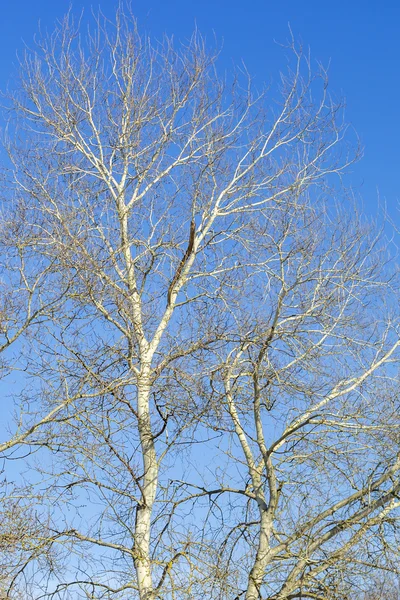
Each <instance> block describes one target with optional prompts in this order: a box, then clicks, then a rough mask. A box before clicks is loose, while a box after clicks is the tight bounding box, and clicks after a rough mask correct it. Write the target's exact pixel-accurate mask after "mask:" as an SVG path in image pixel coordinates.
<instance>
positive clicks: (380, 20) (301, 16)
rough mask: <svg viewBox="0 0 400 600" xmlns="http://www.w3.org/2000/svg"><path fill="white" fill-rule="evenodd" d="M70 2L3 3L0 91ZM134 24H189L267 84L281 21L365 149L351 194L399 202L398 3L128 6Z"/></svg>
mask: <svg viewBox="0 0 400 600" xmlns="http://www.w3.org/2000/svg"><path fill="white" fill-rule="evenodd" d="M70 4H71V3H70V1H69V0H34V1H32V0H2V1H1V18H0V56H1V60H0V88H3V89H4V87H5V86H6V84H7V80H8V79H9V78H10V76H11V75H12V72H13V70H14V69H15V57H16V51H17V50H18V49H21V48H22V47H23V43H24V42H26V43H28V44H29V43H30V42H31V40H32V37H33V35H34V33H35V31H37V28H38V22H39V21H40V22H41V26H42V29H48V30H51V29H52V28H53V24H54V22H55V21H56V20H57V18H60V17H62V16H63V14H64V13H65V12H66V11H67V9H68V7H69V6H70ZM99 4H100V6H101V7H102V9H103V11H104V12H105V13H106V14H107V15H112V13H113V11H114V8H115V5H116V2H115V1H114V0H101V1H100V2H98V1H97V0H74V2H72V6H73V10H74V11H75V12H80V11H81V9H82V8H84V9H85V11H87V12H88V11H90V9H91V7H94V8H95V9H96V8H97V6H98V5H99ZM132 6H133V11H134V13H135V14H136V16H137V18H138V20H139V25H140V26H141V28H142V29H145V30H146V31H147V32H149V33H151V34H153V35H155V36H156V37H160V35H161V34H162V33H163V32H164V31H166V32H167V33H169V34H172V33H173V34H174V35H175V36H176V37H177V38H178V39H179V38H180V39H184V38H186V37H188V36H189V35H190V33H191V31H192V30H193V27H194V25H195V24H197V26H198V28H199V30H200V31H201V32H202V33H203V34H205V35H206V36H207V37H209V38H210V39H211V38H213V32H215V34H216V36H217V39H218V40H219V41H220V42H223V51H222V62H223V63H224V65H225V66H226V65H229V62H232V61H233V62H235V63H238V62H240V61H241V60H244V62H245V64H246V65H247V67H248V70H249V71H250V72H251V73H252V74H253V75H254V76H255V77H256V81H258V82H260V83H261V82H262V81H267V82H269V81H270V79H271V75H276V74H277V70H278V69H279V66H282V67H283V66H284V60H283V56H282V50H281V49H280V48H279V46H278V45H277V44H275V42H274V40H277V41H280V42H284V41H285V40H286V39H287V37H288V23H290V26H291V28H292V31H293V33H294V35H295V37H296V38H298V39H301V40H302V41H303V43H304V45H305V46H309V47H310V49H311V53H312V57H313V58H314V59H317V60H319V61H321V62H322V63H323V64H324V65H328V64H330V68H329V74H330V82H331V90H332V91H333V92H334V94H335V96H336V97H337V96H341V95H343V96H344V97H345V99H346V103H347V109H346V120H347V121H348V122H349V123H351V125H353V126H354V128H355V130H356V131H357V133H358V135H359V136H360V138H361V141H362V144H363V146H364V158H363V159H362V161H361V163H360V164H358V165H357V166H356V167H354V168H353V174H352V177H351V181H352V184H353V185H354V187H355V189H356V190H357V191H358V192H359V193H360V194H361V195H362V196H363V197H364V201H365V205H366V206H368V207H370V208H372V207H373V205H374V203H375V202H376V200H377V196H378V190H379V193H380V195H381V197H383V198H385V199H386V201H387V204H388V207H389V209H390V210H391V212H392V211H394V210H395V207H396V204H397V200H398V199H399V198H400V182H399V171H400V103H399V95H400V81H399V76H400V3H399V2H398V1H397V0H385V2H378V1H377V0H367V1H365V0H364V1H361V0H347V1H346V0H336V1H335V2H321V0H318V1H317V0H303V1H302V2H301V1H300V0H247V2H246V1H243V0H242V1H239V0H214V1H211V0H189V1H188V0H186V1H185V0H134V1H133V2H132Z"/></svg>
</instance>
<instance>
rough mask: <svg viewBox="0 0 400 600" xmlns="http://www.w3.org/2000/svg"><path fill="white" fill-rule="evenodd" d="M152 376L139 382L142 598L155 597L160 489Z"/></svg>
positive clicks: (137, 532) (138, 562)
mask: <svg viewBox="0 0 400 600" xmlns="http://www.w3.org/2000/svg"><path fill="white" fill-rule="evenodd" d="M149 380H150V377H149V374H148V373H147V374H145V375H144V376H143V377H142V378H141V379H140V380H139V382H138V416H139V423H138V426H139V435H140V444H141V449H142V457H143V473H144V474H143V485H142V490H141V491H142V502H141V504H140V505H138V507H137V512H136V528H135V540H134V551H135V568H136V574H137V580H138V587H139V596H140V600H152V599H153V598H154V590H153V581H152V573H151V561H150V528H151V515H152V509H153V504H154V499H155V496H156V491H157V478H158V464H157V456H156V451H155V447H154V438H153V434H152V430H151V420H150V408H149V396H150V381H149Z"/></svg>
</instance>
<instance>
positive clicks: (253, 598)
mask: <svg viewBox="0 0 400 600" xmlns="http://www.w3.org/2000/svg"><path fill="white" fill-rule="evenodd" d="M263 504H264V506H259V510H260V534H259V538H258V547H257V554H256V557H255V559H254V564H253V568H252V569H251V571H250V574H249V580H248V585H247V591H246V596H245V599H246V600H260V598H261V593H260V588H261V585H262V582H263V579H264V574H265V568H266V566H267V564H268V562H269V554H270V533H271V518H270V516H269V515H268V513H267V511H266V510H265V509H266V507H265V503H263Z"/></svg>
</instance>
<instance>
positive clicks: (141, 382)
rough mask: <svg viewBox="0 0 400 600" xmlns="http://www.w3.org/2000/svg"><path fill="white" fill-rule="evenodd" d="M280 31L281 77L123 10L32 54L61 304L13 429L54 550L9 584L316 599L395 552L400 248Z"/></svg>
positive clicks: (24, 148) (40, 168)
mask: <svg viewBox="0 0 400 600" xmlns="http://www.w3.org/2000/svg"><path fill="white" fill-rule="evenodd" d="M290 52H291V55H292V63H291V65H292V66H291V67H290V68H289V69H288V72H287V74H285V75H281V78H280V85H279V100H277V99H276V98H275V97H271V94H272V92H269V93H267V92H257V91H256V90H255V89H254V86H253V84H252V82H251V79H250V78H249V77H248V75H247V73H241V72H238V73H237V74H236V75H235V76H234V77H231V78H227V79H223V78H221V76H220V75H219V74H218V71H217V67H216V56H215V55H210V54H209V53H208V52H207V51H206V48H205V45H204V42H203V41H202V39H201V38H200V37H199V35H198V34H197V33H196V34H195V35H194V36H193V37H192V39H191V40H190V41H189V42H188V43H187V44H186V45H181V46H179V47H178V48H177V47H176V46H174V44H173V42H172V41H171V40H169V39H164V40H163V41H162V42H160V43H158V44H156V45H154V44H152V43H151V42H150V40H149V39H147V38H145V37H142V36H140V35H139V33H138V31H137V27H136V24H135V21H134V19H133V18H132V17H131V15H130V14H129V12H128V11H126V12H125V13H124V11H123V10H119V11H118V13H117V17H116V22H115V23H110V22H108V21H107V20H106V19H104V18H103V17H102V16H100V17H99V18H98V19H97V20H96V24H95V27H94V29H92V33H90V34H89V35H88V36H87V37H86V38H84V39H83V38H81V37H80V34H79V23H78V25H76V24H75V23H74V21H73V19H72V17H71V16H69V17H68V18H67V19H66V20H65V21H64V22H63V23H62V24H61V25H60V27H58V28H57V29H56V31H55V32H54V34H53V35H52V36H51V37H50V38H47V39H44V40H43V41H39V42H38V43H37V47H36V49H35V50H33V51H32V52H28V53H27V55H26V57H25V58H24V60H23V61H22V63H21V70H22V77H21V89H20V90H19V91H18V92H16V93H15V95H14V97H13V113H12V114H13V115H14V118H13V119H12V120H11V122H10V126H9V128H10V131H14V133H15V136H14V138H13V139H15V140H16V141H13V143H11V142H9V143H8V149H9V156H10V161H11V165H12V167H11V170H12V173H13V190H14V192H13V193H14V194H16V196H17V197H21V198H22V199H23V203H24V207H25V213H24V214H25V219H26V222H27V223H29V224H31V226H32V227H33V229H34V230H35V232H36V237H35V238H34V239H33V241H32V245H31V248H32V252H33V253H34V255H36V254H35V253H37V256H40V257H42V260H45V261H46V264H49V265H57V273H58V277H59V280H58V282H57V278H54V277H53V278H50V279H49V280H48V281H46V283H45V284H44V285H43V288H42V289H43V290H47V292H48V293H49V292H50V291H52V293H55V294H56V297H57V299H58V300H61V299H62V303H60V302H58V305H57V310H54V311H52V313H51V318H50V319H49V320H47V321H46V323H44V322H43V323H41V326H40V330H39V331H38V334H37V335H36V337H35V344H33V345H31V347H30V352H29V355H28V356H26V355H25V356H24V358H23V359H22V360H23V364H25V363H26V364H27V365H28V367H27V368H28V369H29V373H30V378H29V388H28V389H29V399H28V400H27V391H26V390H24V392H23V399H24V402H25V403H28V405H29V414H30V415H31V417H30V418H31V419H32V423H34V425H33V426H32V427H31V428H30V429H29V428H28V429H26V428H25V429H24V432H25V433H26V435H25V434H24V435H23V436H22V437H20V438H15V437H14V442H17V443H15V444H14V442H13V444H14V448H15V447H17V448H18V452H20V453H21V454H23V455H26V454H28V455H30V456H28V458H25V459H24V461H25V463H24V464H27V465H29V468H30V473H31V474H32V475H31V479H30V481H29V485H30V486H31V487H30V488H29V489H30V492H29V493H30V494H34V490H36V489H38V490H40V494H39V493H37V496H36V497H37V504H38V507H39V513H40V514H46V527H45V528H43V530H42V531H41V533H40V535H39V534H38V535H37V536H36V538H35V539H37V540H40V541H37V544H38V547H40V548H42V549H45V552H46V553H47V556H50V554H51V556H52V559H51V560H47V562H46V563H45V564H44V566H43V565H41V566H40V568H39V567H38V564H39V563H38V562H37V561H38V559H37V554H35V553H34V552H33V553H32V555H31V556H30V558H29V560H25V562H24V563H23V568H22V569H20V570H19V571H18V574H17V576H14V577H13V580H12V583H11V585H10V586H9V591H8V594H9V595H10V596H12V593H13V586H18V585H20V586H21V581H23V585H24V586H25V587H24V589H25V593H26V594H28V593H29V594H30V595H31V596H32V597H34V598H42V597H51V598H81V597H82V598H113V599H116V598H120V599H122V598H140V600H155V599H156V598H163V599H167V598H171V599H174V598H180V599H185V598H186V599H189V598H190V599H193V598H200V597H207V598H211V599H219V600H223V599H228V598H229V599H230V600H233V599H236V600H238V599H239V598H245V599H246V600H256V599H261V598H262V599H264V600H266V599H269V600H289V599H295V598H314V599H321V600H322V599H323V598H324V599H327V598H332V599H333V598H338V597H342V598H343V597H345V593H346V594H347V591H348V589H349V582H351V584H352V585H354V586H356V585H358V583H359V582H360V581H362V580H363V579H368V577H369V576H370V573H371V569H385V568H389V566H390V569H391V572H396V566H395V565H396V556H395V555H396V548H397V545H396V536H397V535H398V530H397V519H398V507H399V499H398V492H399V487H400V480H399V468H400V456H399V421H398V416H397V415H398V400H397V398H398V394H397V382H398V375H397V370H398V360H399V351H398V347H399V345H400V342H399V336H398V318H399V311H398V280H397V273H396V268H395V263H394V260H393V259H392V258H391V256H390V248H389V245H388V243H386V242H385V238H384V236H383V234H382V232H381V231H379V228H377V226H376V225H374V224H369V223H368V222H367V221H366V220H365V219H363V218H362V216H359V215H358V214H357V211H356V209H355V202H354V200H353V199H352V198H351V196H350V194H348V193H347V194H346V193H345V192H344V191H343V190H342V187H341V174H342V172H343V170H344V169H345V168H346V167H347V166H348V165H349V164H350V163H351V162H352V160H354V158H355V155H354V154H348V153H347V149H346V145H345V142H344V141H343V137H344V134H345V130H346V129H345V126H344V125H343V123H342V120H341V119H342V117H341V107H340V105H336V104H334V103H333V102H332V100H331V99H330V97H329V95H328V94H327V79H326V73H325V72H324V71H323V70H319V71H317V72H316V73H315V74H313V72H312V69H311V65H310V61H309V59H308V58H307V56H304V55H303V54H302V53H301V52H300V51H299V49H298V48H297V47H296V45H295V44H294V43H291V45H290ZM317 98H318V100H317ZM18 139H23V142H18ZM10 193H11V192H10ZM42 293H44V292H42ZM3 449H4V450H6V449H7V446H6V445H4V446H3ZM5 456H6V457H7V456H8V454H7V452H6V453H5ZM38 474H41V475H42V478H43V483H41V482H38V481H39V480H38ZM46 569H47V571H46Z"/></svg>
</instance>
